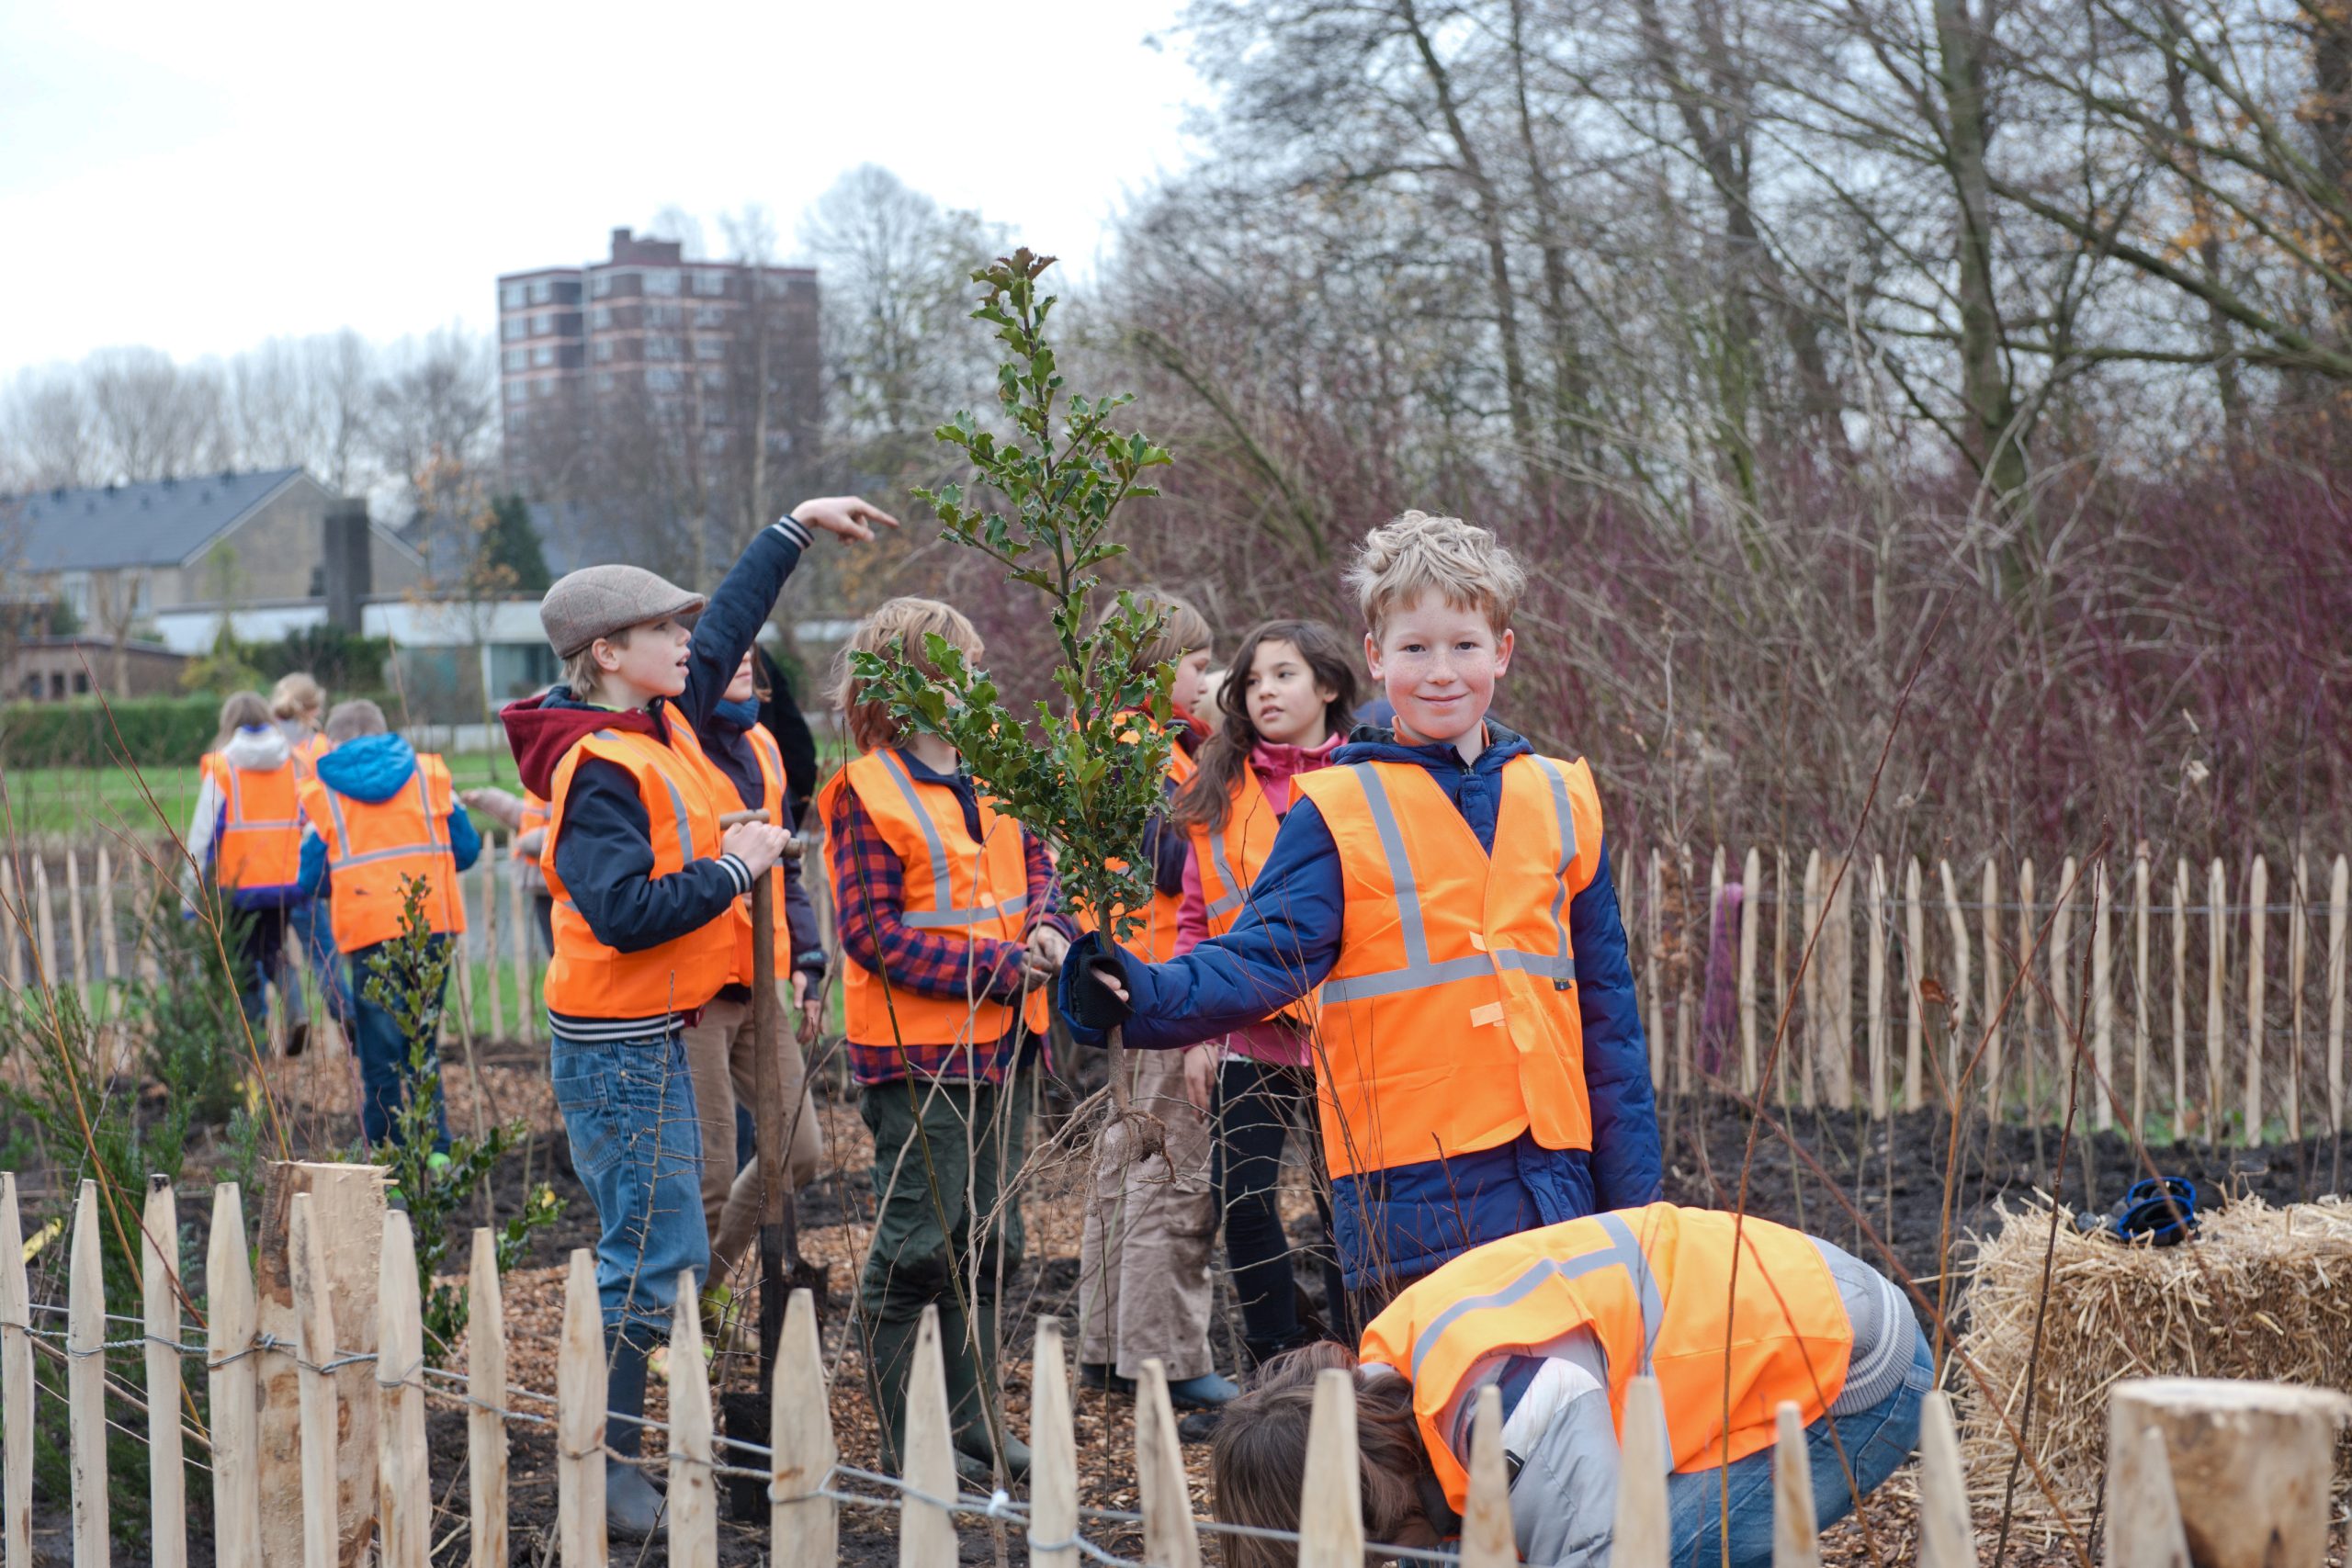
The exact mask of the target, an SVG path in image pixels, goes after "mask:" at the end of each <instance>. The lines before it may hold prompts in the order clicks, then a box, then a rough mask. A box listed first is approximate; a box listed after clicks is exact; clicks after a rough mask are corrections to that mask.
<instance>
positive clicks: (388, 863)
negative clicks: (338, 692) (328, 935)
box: [300, 700, 481, 1153]
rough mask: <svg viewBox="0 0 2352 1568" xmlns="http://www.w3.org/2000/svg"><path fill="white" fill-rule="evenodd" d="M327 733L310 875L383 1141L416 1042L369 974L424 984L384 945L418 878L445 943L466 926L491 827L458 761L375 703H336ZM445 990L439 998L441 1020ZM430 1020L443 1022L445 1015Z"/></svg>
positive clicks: (435, 934)
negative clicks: (468, 887) (457, 785)
mask: <svg viewBox="0 0 2352 1568" xmlns="http://www.w3.org/2000/svg"><path fill="white" fill-rule="evenodd" d="M326 739H327V747H328V749H327V750H325V751H323V752H322V753H320V755H319V758H318V761H316V762H315V763H313V764H312V765H311V773H310V776H309V777H308V778H306V779H304V780H303V781H302V785H301V790H300V798H301V803H302V870H301V885H302V890H303V891H304V892H305V893H309V894H315V895H316V896H318V897H320V898H321V899H322V900H323V901H325V902H326V904H327V906H328V916H329V919H331V921H332V923H333V926H334V944H335V947H336V949H337V950H338V951H339V952H341V953H343V955H344V956H345V958H346V959H347V960H349V962H350V964H351V976H350V985H351V992H352V1012H353V1023H352V1046H353V1049H354V1051H355V1052H356V1055H358V1057H359V1083H360V1099H359V1125H360V1131H361V1132H362V1133H363V1134H365V1135H366V1137H367V1139H368V1143H370V1144H380V1143H382V1142H384V1140H386V1139H387V1138H389V1137H390V1136H391V1134H392V1123H393V1120H394V1119H395V1118H396V1117H397V1116H398V1115H399V1114H400V1110H401V1106H402V1105H403V1104H404V1103H405V1102H406V1101H407V1099H408V1095H409V1092H410V1089H411V1085H410V1083H409V1075H410V1070H411V1069H410V1056H411V1052H410V1044H409V1041H408V1040H407V1039H406V1038H405V1037H404V1036H403V1035H402V1034H401V1026H400V1021H399V1020H398V1019H397V1018H396V1017H395V1016H394V1015H393V1013H392V1011H391V1010H390V1009H388V1008H386V1007H385V1006H384V1005H383V1004H382V1003H381V1002H378V1001H373V1000H370V999H369V998H368V981H369V980H370V979H371V978H375V977H377V976H379V974H380V975H381V977H382V978H383V980H384V982H385V983H386V984H388V985H390V986H393V987H401V988H405V987H409V986H411V985H413V984H414V976H401V975H398V974H397V973H386V972H384V971H385V967H386V964H387V963H389V960H390V954H389V953H384V944H385V943H387V942H390V941H392V940H393V939H394V938H395V937H398V936H399V935H400V934H401V919H402V906H403V902H404V898H405V885H406V884H407V883H409V882H410V881H419V882H422V883H424V919H425V921H426V923H427V924H428V926H429V927H430V928H431V931H432V936H431V938H430V941H431V942H432V943H433V945H434V946H435V948H444V947H446V946H447V944H448V942H449V941H450V940H451V939H452V938H454V937H462V936H463V935H464V934H465V930H466V903H465V897H464V894H463V892H462V890H461V889H460V886H459V884H458V874H459V873H460V872H463V871H464V870H466V869H467V868H468V867H469V866H470V865H472V864H473V863H474V861H475V858H476V857H477V856H479V855H480V854H481V835H480V834H478V833H477V832H475V831H474V825H473V821H472V819H471V818H469V817H468V816H467V815H466V811H465V807H462V806H460V805H458V799H457V792H456V790H455V789H454V788H453V787H452V785H451V783H450V779H449V766H448V764H447V763H446V762H444V761H442V760H441V759H440V758H439V757H437V756H435V755H434V754H433V753H432V752H430V751H418V750H413V748H411V747H410V745H409V743H408V742H407V741H406V740H405V739H401V737H400V736H397V735H394V734H392V733H390V729H389V728H388V727H387V726H386V725H385V723H384V711H383V709H381V708H379V707H378V706H377V705H375V704H374V703H371V702H367V701H365V700H362V701H357V702H348V703H341V704H338V705H336V706H335V707H334V711H332V712H331V713H329V714H328V715H327V727H326ZM379 954H380V955H381V959H380V961H379ZM445 983H446V974H445ZM440 1001H441V999H440V998H438V997H435V998H431V1006H432V1009H433V1012H434V1016H435V1018H436V1019H437V1017H438V1013H439V1008H440ZM428 1027H430V1028H431V1033H432V1034H434V1035H437V1034H438V1033H439V1029H438V1027H437V1024H436V1025H431V1026H428ZM425 1060H426V1065H427V1069H428V1070H433V1069H434V1067H435V1063H436V1057H435V1053H434V1051H433V1048H432V1046H431V1045H430V1044H429V1043H428V1044H427V1046H426V1050H425ZM434 1117H435V1122H436V1123H437V1127H436V1131H435V1135H434V1147H435V1150H436V1151H438V1152H445V1153H446V1152H447V1149H448V1146H449V1117H448V1112H447V1110H446V1109H445V1108H444V1107H443V1106H441V1105H440V1104H438V1103H436V1104H435V1107H434Z"/></svg>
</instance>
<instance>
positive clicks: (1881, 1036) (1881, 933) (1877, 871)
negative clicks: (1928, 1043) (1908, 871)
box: [1869, 855, 1887, 1122]
mask: <svg viewBox="0 0 2352 1568" xmlns="http://www.w3.org/2000/svg"><path fill="white" fill-rule="evenodd" d="M1886 919H1887V908H1886V857H1885V856H1884V855H1872V856H1871V902H1870V931H1871V943H1870V991H1869V1001H1870V1010H1871V1015H1870V1016H1871V1025H1870V1054H1871V1121H1873V1122H1883V1121H1885V1120H1886V1091H1887V1070H1886V1069H1887V1060H1886Z"/></svg>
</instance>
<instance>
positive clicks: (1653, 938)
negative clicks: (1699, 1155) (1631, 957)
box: [1642, 850, 1667, 1093]
mask: <svg viewBox="0 0 2352 1568" xmlns="http://www.w3.org/2000/svg"><path fill="white" fill-rule="evenodd" d="M1665 902H1666V873H1665V870H1664V868H1663V867H1662V866H1661V864H1660V863H1659V861H1658V853H1657V851H1656V850H1652V851H1651V852H1650V880H1649V888H1648V896H1647V897H1646V898H1645V900H1644V908H1643V909H1642V919H1643V921H1644V926H1643V940H1642V974H1643V977H1644V980H1645V983H1646V986H1647V988H1648V994H1649V1001H1650V1022H1649V1042H1650V1089H1651V1091H1652V1092H1653V1093H1662V1092H1664V1090H1665V1089H1666V1051H1667V1041H1666V1028H1665V1024H1666V1019H1665V1016H1664V1014H1663V1013H1662V1012H1661V1010H1659V1007H1658V963H1657V950H1658V942H1659V938H1660V935H1661V932H1662V926H1661V923H1660V916H1659V913H1658V911H1659V908H1660V907H1661V906H1662V905H1663V904H1664V903H1665Z"/></svg>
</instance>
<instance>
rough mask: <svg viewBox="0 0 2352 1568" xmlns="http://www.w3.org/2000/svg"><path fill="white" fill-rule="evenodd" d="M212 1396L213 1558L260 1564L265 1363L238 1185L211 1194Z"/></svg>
mask: <svg viewBox="0 0 2352 1568" xmlns="http://www.w3.org/2000/svg"><path fill="white" fill-rule="evenodd" d="M204 1283H205V1288H206V1292H207V1294H206V1299H205V1303H204V1311H205V1324H204V1352H205V1361H206V1363H207V1371H206V1372H205V1391H206V1393H209V1395H210V1396H211V1411H212V1538H213V1546H214V1552H213V1556H214V1560H215V1561H217V1562H260V1561H261V1557H262V1551H261V1428H260V1427H259V1425H258V1423H257V1421H256V1418H255V1414H254V1413H255V1408H256V1401H257V1396H258V1394H259V1392H260V1388H261V1366H260V1363H259V1362H258V1361H257V1360H256V1359H255V1358H254V1333H255V1331H256V1321H257V1320H256V1318H255V1315H254V1272H253V1264H252V1262H251V1260H250V1255H249V1254H248V1253H247V1252H246V1250H245V1207H244V1201H243V1197H242V1195H241V1194H240V1193H239V1192H238V1190H237V1184H236V1183H235V1182H233V1181H224V1182H222V1183H220V1185H219V1186H218V1187H215V1188H214V1189H213V1190H212V1239H211V1241H210V1243H209V1246H208V1247H207V1248H206V1251H205V1255H204Z"/></svg>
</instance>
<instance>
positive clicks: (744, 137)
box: [0, 0, 1204, 377]
mask: <svg viewBox="0 0 2352 1568" xmlns="http://www.w3.org/2000/svg"><path fill="white" fill-rule="evenodd" d="M1180 8H1181V0H1023V4H1022V5H1021V6H1019V8H1018V12H1017V14H1018V15H1019V16H1020V17H1021V18H1022V20H1021V26H1020V28H1018V30H1013V29H1010V28H998V29H996V30H994V31H990V32H981V31H979V30H978V28H977V26H976V25H975V23H974V22H972V21H971V20H969V19H968V18H970V17H975V16H983V15H985V14H987V12H988V11H989V9H990V7H989V6H987V5H986V3H985V0H977V3H969V4H960V5H959V4H949V3H946V0H840V3H836V4H822V5H820V4H812V3H810V0H684V3H676V0H638V3H624V4H614V5H586V4H571V5H561V6H557V5H548V4H540V3H537V0H534V3H531V4H513V3H508V0H488V3H484V0H471V3H452V0H400V3H399V4H396V5H382V4H377V5H361V6H340V5H322V4H319V3H318V0H301V3H300V4H293V3H288V0H213V3H202V4H193V5H191V4H189V3H188V0H160V3H159V0H109V3H108V4H105V5H91V4H88V3H86V0H80V3H57V0H0V299H7V300H9V301H11V304H10V306H9V308H8V310H7V311H6V319H5V321H0V377H6V376H8V375H11V374H13V373H14V372H15V371H17V369H19V368H21V367H25V366H28V365H38V364H41V363H44V362H48V361H52V360H61V359H64V360H70V359H78V358H80V357H81V356H82V355H85V354H86V353H88V352H89V351H90V350H92V349H94V348H100V347H106V346H109V345H112V344H153V345H154V346H156V347H159V348H162V349H164V350H165V351H167V352H169V353H171V354H172V355H175V356H177V357H179V358H182V359H190V358H196V357H200V356H202V355H212V354H230V353H234V352H235V351H237V350H239V349H242V348H245V347H249V346H251V345H252V344H255V343H258V342H260V341H261V340H263V339H264V338H267V337H271V336H276V335H278V334H296V335H300V334H305V333H319V332H330V331H334V330H335V329H337V328H340V327H345V326H349V327H353V328H356V330H357V331H359V332H360V333H364V334H366V335H367V336H369V337H373V338H391V337H397V336H400V335H401V334H402V333H415V332H424V331H428V330H431V329H432V328H435V327H436V326H440V325H443V324H445V323H447V322H451V321H462V322H464V323H466V324H468V325H469V326H473V327H476V328H481V327H484V326H486V325H487V324H488V323H489V322H490V321H492V319H493V317H494V312H495V299H494V296H493V289H492V279H493V278H494V277H495V276H496V275H497V274H499V273H501V272H505V271H514V270H518V269H521V268H524V267H530V266H544V265H558V264H563V263H576V262H582V261H586V260H590V259H592V258H594V257H597V256H601V255H602V254H605V237H606V232H607V231H608V230H610V229H612V228H614V227H616V226H617V225H622V224H628V225H632V226H635V227H637V228H639V229H640V230H642V229H643V228H644V227H645V226H646V224H647V222H648V221H649V220H650V219H651V218H652V217H653V215H654V214H655V212H656V211H657V210H659V209H662V207H664V206H665V205H669V204H672V203H674V204H676V205H677V206H679V207H682V208H684V209H686V210H687V211H689V212H691V213H694V214H695V215H696V216H698V217H700V218H701V219H702V220H703V223H704V228H705V231H706V233H707V237H708V240H709V242H710V245H711V248H712V250H713V251H714V252H717V251H718V250H720V249H721V248H722V231H721V230H720V228H719V226H718V215H719V214H720V213H722V212H727V211H731V210H734V209H738V208H741V206H743V205H744V204H745V203H747V202H762V203H765V204H766V205H767V206H768V207H769V208H770V209H772V210H773V212H774V213H775V218H776V220H777V223H778V225H779V227H780V228H781V229H782V230H783V231H784V233H785V235H786V244H787V246H788V244H789V243H790V242H789V235H790V231H791V228H792V225H793V224H794V222H795V221H796V220H797V219H798V217H799V216H800V213H801V212H802V210H803V209H805V208H806V207H807V206H808V204H809V202H810V201H811V200H813V199H814V198H815V197H817V196H818V195H819V194H820V193H821V192H822V191H823V190H824V189H825V187H826V186H829V185H831V183H832V181H833V179H834V178H835V176H836V175H839V174H841V173H842V171H843V170H845V169H848V168H851V167H854V165H856V164H861V163H868V162H871V163H876V164H883V165H884V166H886V167H888V168H889V169H892V170H894V171H895V172H896V173H897V174H898V175H899V176H900V177H901V178H903V179H904V180H906V181H907V182H908V183H909V184H910V185H912V186H915V187H917V188H918V189H922V190H925V191H928V192H930V193H931V194H932V195H933V196H935V197H938V198H939V199H940V200H942V201H943V202H945V203H947V204H949V205H951V206H956V207H976V208H978V209H981V210H982V211H983V212H984V213H986V214H987V216H989V218H992V219H997V220H1002V221H1004V222H1007V223H1010V224H1012V226H1013V228H1014V231H1015V233H1016V234H1017V235H1018V236H1019V237H1020V239H1021V240H1022V241H1023V242H1024V243H1029V244H1031V245H1033V246H1035V247H1036V248H1039V249H1044V250H1050V251H1053V252H1055V253H1056V254H1060V255H1062V256H1063V257H1065V258H1066V259H1067V260H1068V261H1069V262H1073V263H1079V264H1080V265H1081V266H1082V265H1083V264H1084V263H1085V262H1086V261H1087V260H1088V259H1089V258H1091V256H1093V255H1094V254H1097V250H1098V246H1099V244H1100V243H1101V240H1102V236H1103V226H1104V223H1105V220H1107V219H1108V218H1109V217H1110V216H1111V215H1112V214H1113V213H1114V212H1115V211H1116V210H1117V209H1119V207H1120V205H1121V203H1122V201H1123V200H1124V198H1125V197H1126V196H1127V195H1128V194H1129V193H1131V192H1135V191H1137V190H1139V189H1140V188H1141V187H1142V186H1144V185H1145V184H1146V183H1148V181H1149V180H1150V179H1151V178H1152V177H1153V176H1154V175H1156V174H1158V173H1159V172H1162V171H1170V170H1173V169H1176V168H1179V167H1181V166H1182V164H1184V162H1185V161H1186V157H1187V152H1186V146H1185V141H1184V139H1183V137H1182V134H1181V129H1180V128H1181V126H1182V120H1183V115H1184V110H1185V107H1186V106H1187V104H1188V103H1197V102H1199V101H1201V100H1202V98H1203V96H1204V89H1203V88H1202V86H1201V85H1200V84H1199V83H1198V81H1197V79H1196V78H1195V77H1194V76H1193V73H1192V71H1191V69H1190V68H1189V66H1188V65H1187V64H1186V62H1185V59H1184V51H1183V44H1182V39H1178V38H1165V39H1164V41H1162V39H1163V37H1164V35H1165V34H1166V33H1167V30H1168V29H1169V28H1170V27H1172V25H1173V24H1174V22H1175V20H1176V17H1177V14H1178V12H1179V10H1180ZM1016 62H1021V63H1019V64H1018V66H1017V68H1018V69H1020V70H1023V71H1027V72H1030V73H1034V75H1035V81H1034V82H1032V83H1029V84H1027V85H1023V84H1022V83H1021V82H1020V81H1019V80H1017V79H1016V77H1015V76H1014V74H1013V73H1014V71H1015V69H1016ZM1000 137H1009V138H1010V139H1011V140H1012V141H1013V142H1015V143H1016V144H1017V145H1018V146H1019V147H1020V148H1021V149H1022V152H1021V153H1020V155H1019V156H1018V157H1017V159H1012V158H1007V157H1006V156H1005V155H1003V154H1002V153H1001V152H999V151H998V148H997V145H996V143H997V140H998V139H999V138H1000Z"/></svg>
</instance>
